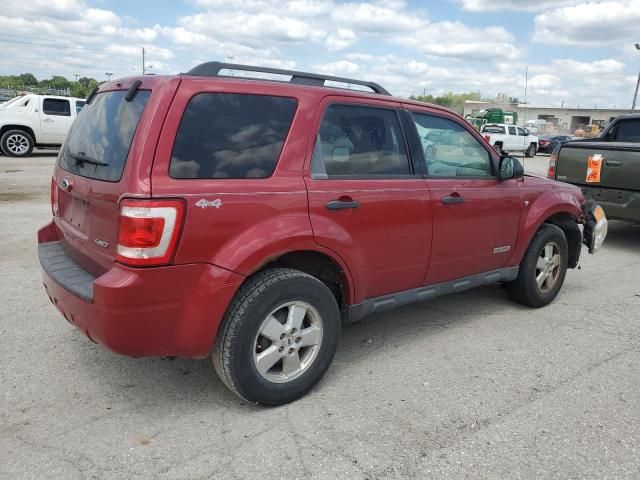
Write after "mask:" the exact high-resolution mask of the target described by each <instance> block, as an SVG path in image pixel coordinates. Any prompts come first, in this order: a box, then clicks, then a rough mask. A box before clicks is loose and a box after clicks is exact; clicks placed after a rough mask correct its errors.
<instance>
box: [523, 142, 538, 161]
mask: <svg viewBox="0 0 640 480" xmlns="http://www.w3.org/2000/svg"><path fill="white" fill-rule="evenodd" d="M524 156H525V157H528V158H532V157H535V156H536V146H535V145H534V144H533V143H532V144H531V145H529V148H527V149H526V150H525V152H524Z"/></svg>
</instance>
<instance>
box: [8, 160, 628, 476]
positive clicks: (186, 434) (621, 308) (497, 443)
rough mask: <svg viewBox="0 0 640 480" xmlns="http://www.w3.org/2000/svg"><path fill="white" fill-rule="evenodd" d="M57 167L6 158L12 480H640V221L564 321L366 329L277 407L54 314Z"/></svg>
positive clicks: (423, 315) (459, 312) (472, 308)
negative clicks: (40, 251)
mask: <svg viewBox="0 0 640 480" xmlns="http://www.w3.org/2000/svg"><path fill="white" fill-rule="evenodd" d="M547 161H548V160H547V158H545V157H538V158H536V159H527V160H526V168H527V169H528V170H533V171H538V172H544V171H546V166H547ZM52 165H53V158H52V157H50V156H39V157H33V158H30V159H28V160H21V161H15V160H11V159H7V158H6V157H0V358H1V359H2V369H1V370H0V385H1V386H2V387H1V389H0V391H1V395H2V399H1V403H0V477H2V478H20V479H22V478H56V479H86V478H106V479H111V478H113V479H116V478H127V479H133V478H162V479H196V478H215V479H251V478H256V479H266V478H269V479H279V478H286V479H295V478H304V479H309V478H319V479H320V478H322V479H333V478H339V479H351V478H354V479H365V478H368V479H383V478H384V479H386V478H389V479H404V478H434V479H444V478H452V479H460V478H473V479H512V478H545V479H547V478H558V479H569V478H571V479H573V478H576V479H577V478H594V479H605V478H610V479H623V478H628V479H637V478H640V368H639V367H640V340H639V339H640V268H639V266H640V248H639V247H640V227H636V226H631V225H626V224H622V223H612V225H611V228H610V233H609V238H608V240H607V243H606V246H605V247H606V248H605V249H604V250H603V251H602V252H601V253H599V254H598V255H597V256H595V257H593V256H587V255H586V254H585V256H584V258H583V262H582V270H573V271H570V272H569V274H568V276H567V280H566V283H565V286H564V289H563V291H562V293H561V294H560V296H559V297H558V299H557V300H556V301H555V302H554V303H553V304H552V305H551V306H549V307H547V308H544V309H541V310H529V309H525V308H523V307H520V306H518V305H515V304H513V303H511V302H510V301H509V300H508V299H507V298H506V295H505V292H504V290H503V289H502V288H500V287H498V286H495V287H487V288H482V289H478V290H475V291H469V292H465V293H461V294H457V295H454V296H449V297H444V298H441V299H438V300H436V301H433V302H430V303H425V304H421V305H413V306H408V307H404V308H401V309H399V310H395V311H393V312H389V313H386V314H382V315H377V316H375V317H372V318H371V319H370V320H368V321H366V322H363V323H361V324H356V325H352V326H349V327H347V328H346V329H345V330H344V333H343V336H342V342H341V345H340V347H339V350H338V353H337V357H336V360H335V362H334V365H333V366H332V368H331V369H330V371H329V372H328V375H327V376H326V377H325V379H324V380H323V381H322V382H321V384H320V385H319V386H318V387H317V388H316V389H315V390H313V391H312V392H311V393H310V394H309V395H308V396H306V397H305V398H303V399H302V400H300V401H298V402H295V403H294V404H292V405H288V406H285V407H280V408H259V407H255V406H251V405H246V404H244V403H243V402H241V401H239V400H238V399H237V398H236V397H235V396H233V395H232V394H230V393H229V392H228V391H227V390H226V388H224V387H223V385H222V383H221V382H219V381H218V379H217V377H216V376H215V373H214V371H213V368H212V366H211V365H210V363H209V362H207V361H190V360H180V359H178V360H173V361H171V360H168V359H159V358H158V359H139V360H135V359H130V358H124V357H120V356H116V355H113V354H111V353H109V352H107V351H105V350H103V349H102V348H100V347H98V346H96V345H94V344H92V343H91V342H90V341H89V340H87V339H86V338H85V337H84V336H82V335H81V334H79V333H78V332H77V331H75V330H74V329H73V327H71V326H70V325H69V324H68V323H67V322H66V321H65V320H64V319H63V318H62V317H61V316H60V315H59V314H58V313H57V312H56V311H55V310H54V308H53V307H52V306H51V305H50V304H49V301H48V299H47V298H46V296H45V294H44V292H43V290H42V288H41V284H40V274H39V267H38V264H37V259H36V254H35V231H36V229H37V228H38V226H40V225H41V224H43V223H44V222H45V221H46V220H47V219H48V218H49V216H50V210H49V205H48V197H49V178H50V172H51V167H52Z"/></svg>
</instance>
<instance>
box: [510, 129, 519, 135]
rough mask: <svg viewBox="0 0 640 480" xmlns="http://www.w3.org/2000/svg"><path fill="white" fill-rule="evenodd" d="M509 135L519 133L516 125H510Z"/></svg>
mask: <svg viewBox="0 0 640 480" xmlns="http://www.w3.org/2000/svg"><path fill="white" fill-rule="evenodd" d="M509 135H517V134H516V127H509Z"/></svg>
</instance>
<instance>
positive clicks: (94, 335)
mask: <svg viewBox="0 0 640 480" xmlns="http://www.w3.org/2000/svg"><path fill="white" fill-rule="evenodd" d="M52 230H53V227H52V224H49V225H47V226H45V227H43V228H42V229H41V230H40V232H38V241H39V245H38V247H39V250H40V249H43V248H46V246H47V245H49V246H51V245H52V242H54V241H56V240H55V239H54V238H53V237H52V235H51V232H52ZM61 257H64V255H59V256H58V258H59V259H60V260H59V261H58V264H60V263H61V262H65V261H66V259H65V258H61ZM41 263H43V262H42V259H41ZM82 273H83V272H80V276H81V275H82ZM53 277H56V279H57V280H54V278H53ZM72 277H73V275H71V276H70V278H72ZM75 278H79V277H78V276H76V277H75ZM243 280H244V277H242V276H241V275H239V274H236V273H233V272H230V271H228V270H224V269H222V268H219V267H216V266H213V265H209V264H189V265H174V266H166V267H155V268H130V267H126V266H124V265H120V264H118V263H114V264H113V267H112V268H111V269H110V270H108V271H107V272H106V273H104V274H103V275H101V276H99V277H97V278H95V280H94V281H93V282H92V287H93V289H92V295H91V297H90V298H87V299H86V300H85V299H83V298H82V297H81V296H79V295H78V294H77V293H73V292H74V291H75V289H74V287H73V286H70V285H69V284H63V283H65V282H66V280H65V282H61V281H60V276H59V275H57V274H56V272H54V271H52V270H51V268H49V266H47V267H45V266H44V263H43V282H44V287H45V289H46V291H47V295H48V296H49V299H50V300H51V302H52V303H53V304H54V305H55V306H56V308H57V309H58V310H59V311H60V312H61V313H62V315H63V316H64V317H65V318H66V319H67V320H68V321H69V322H70V323H72V324H73V325H75V326H76V327H77V328H78V329H79V330H81V331H82V332H84V334H85V335H87V336H88V337H89V338H90V339H91V340H93V341H95V342H97V343H99V344H101V345H104V346H105V347H106V348H108V349H109V350H112V351H114V352H116V353H120V354H123V355H128V356H132V357H143V356H163V355H170V356H180V357H206V356H207V355H208V354H209V352H210V351H211V348H212V347H213V342H214V340H215V336H216V333H217V331H218V326H219V324H220V321H221V320H222V317H223V315H224V312H225V310H226V307H227V305H228V304H229V302H230V301H231V299H232V297H233V295H234V294H235V292H236V290H237V288H238V287H239V286H240V284H241V283H242V281H243ZM85 298H86V296H85Z"/></svg>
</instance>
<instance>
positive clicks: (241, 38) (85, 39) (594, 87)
mask: <svg viewBox="0 0 640 480" xmlns="http://www.w3.org/2000/svg"><path fill="white" fill-rule="evenodd" d="M2 4H3V8H2V9H1V10H0V75H9V74H19V73H24V72H31V73H33V74H35V75H36V77H38V78H47V77H50V76H51V75H64V76H66V77H67V78H69V79H73V78H75V77H74V74H77V75H79V76H92V77H94V78H96V79H98V80H104V79H105V78H106V76H105V73H106V72H110V73H113V74H114V78H117V77H125V76H131V75H138V74H140V72H141V62H142V58H141V49H142V47H144V48H145V51H146V64H147V66H150V70H149V71H150V72H153V73H156V74H175V73H179V72H185V71H188V70H189V69H190V68H192V67H193V66H195V65H197V64H199V63H202V62H205V61H209V60H222V61H233V62H235V63H244V64H251V65H262V66H272V67H282V68H290V69H297V70H304V71H313V72H318V73H325V74H331V75H340V76H347V77H352V78H359V79H364V80H370V81H375V82H377V83H380V84H381V85H383V86H384V87H385V88H387V90H389V91H390V92H391V93H393V94H394V95H398V96H405V97H406V96H409V95H420V94H423V93H430V94H433V95H440V94H442V93H445V92H448V91H453V92H457V93H459V92H469V91H479V92H481V93H482V95H483V96H486V97H492V96H494V95H496V94H497V93H506V94H508V95H510V96H516V97H518V98H519V99H520V100H524V97H525V84H526V85H527V89H526V90H527V101H528V102H529V103H530V104H534V105H545V106H560V105H561V104H563V103H564V105H565V106H577V105H580V106H585V107H592V106H597V107H600V108H603V107H614V106H615V107H618V108H630V104H631V101H632V97H633V91H634V88H635V82H636V79H637V76H638V70H639V69H640V51H639V50H636V48H635V47H634V43H636V42H640V0H611V1H585V0H439V1H424V0H423V1H419V0H367V1H359V0H348V1H343V0H154V1H143V0H126V1H125V0H3V2H2ZM525 78H527V79H528V81H525Z"/></svg>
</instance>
